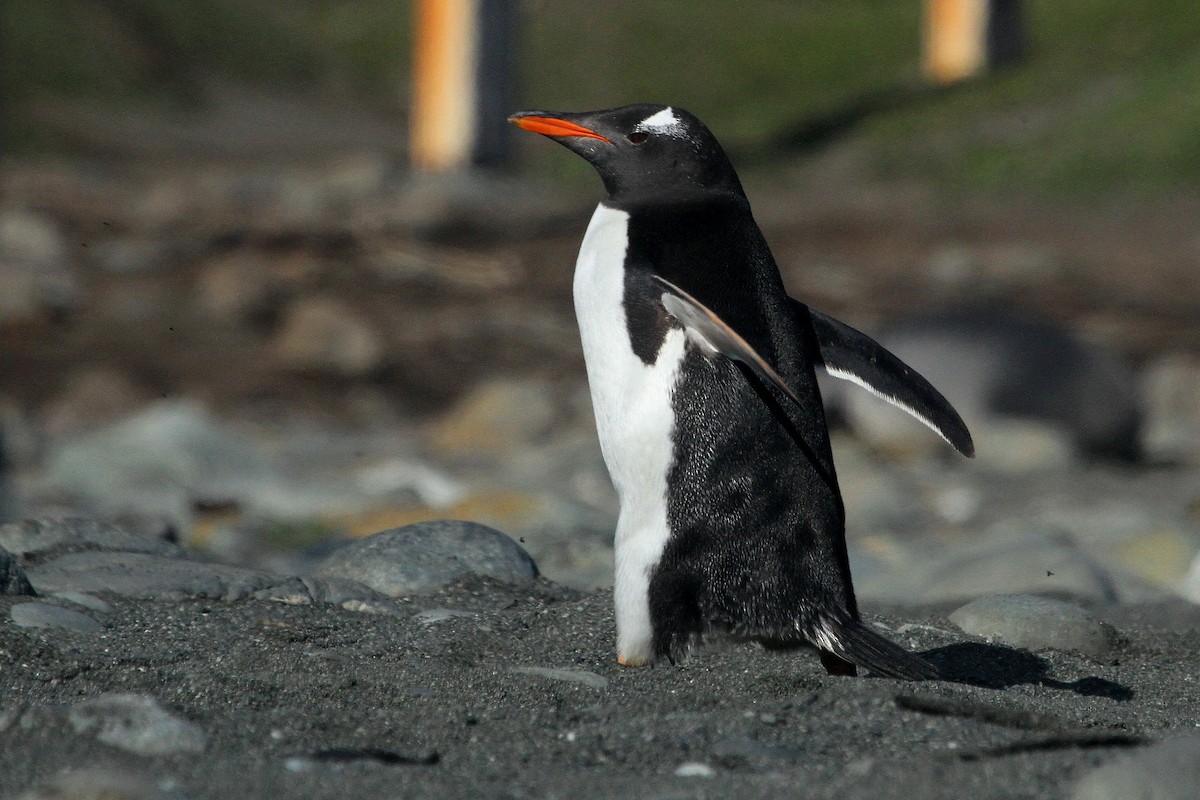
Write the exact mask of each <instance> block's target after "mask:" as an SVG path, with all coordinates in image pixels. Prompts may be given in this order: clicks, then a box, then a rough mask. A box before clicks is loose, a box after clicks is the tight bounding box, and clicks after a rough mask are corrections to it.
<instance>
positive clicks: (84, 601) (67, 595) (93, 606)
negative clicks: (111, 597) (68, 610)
mask: <svg viewBox="0 0 1200 800" xmlns="http://www.w3.org/2000/svg"><path fill="white" fill-rule="evenodd" d="M54 598H55V599H56V600H64V601H66V602H68V603H74V604H75V605H77V606H83V607H84V608H86V609H89V610H91V611H96V612H98V613H100V614H107V613H109V612H110V611H112V606H111V605H109V604H108V603H106V602H104V601H103V600H101V599H100V598H99V597H96V596H95V595H90V594H85V593H84V592H55V593H54Z"/></svg>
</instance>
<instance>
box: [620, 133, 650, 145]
mask: <svg viewBox="0 0 1200 800" xmlns="http://www.w3.org/2000/svg"><path fill="white" fill-rule="evenodd" d="M625 138H626V139H628V140H629V143H630V144H641V143H642V142H644V141H646V140H647V139H649V138H650V134H648V133H646V132H645V131H634V132H633V133H631V134H629V135H628V136H626V137H625Z"/></svg>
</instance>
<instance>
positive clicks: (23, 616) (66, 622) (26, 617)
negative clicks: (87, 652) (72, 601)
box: [9, 603, 104, 633]
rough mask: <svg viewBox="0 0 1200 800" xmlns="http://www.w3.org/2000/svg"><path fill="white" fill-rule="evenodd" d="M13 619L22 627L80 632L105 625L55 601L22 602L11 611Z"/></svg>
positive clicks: (95, 629) (86, 631)
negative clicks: (56, 603) (58, 604)
mask: <svg viewBox="0 0 1200 800" xmlns="http://www.w3.org/2000/svg"><path fill="white" fill-rule="evenodd" d="M9 614H10V615H11V616H12V621H13V622H14V623H16V624H17V625H18V626H20V627H22V628H67V629H68V630H74V631H79V632H80V633H95V632H96V631H99V630H103V629H104V626H103V625H102V624H100V623H99V622H97V621H96V620H95V619H93V618H92V617H89V616H88V615H87V614H83V613H81V612H79V611H72V610H71V609H69V608H63V607H62V606H56V605H54V604H53V603H20V604H19V605H15V606H13V607H12V609H11V610H10V611H9Z"/></svg>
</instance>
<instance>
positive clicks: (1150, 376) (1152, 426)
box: [1142, 353, 1200, 464]
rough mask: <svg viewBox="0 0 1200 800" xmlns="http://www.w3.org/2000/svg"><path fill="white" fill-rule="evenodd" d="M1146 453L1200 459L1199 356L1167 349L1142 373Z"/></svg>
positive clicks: (1163, 457) (1174, 458) (1156, 456)
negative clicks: (1170, 351)
mask: <svg viewBox="0 0 1200 800" xmlns="http://www.w3.org/2000/svg"><path fill="white" fill-rule="evenodd" d="M1142 394H1143V396H1144V397H1145V399H1146V433H1145V436H1144V442H1145V447H1146V451H1147V456H1148V457H1150V458H1151V459H1155V460H1171V461H1186V462H1188V463H1191V464H1197V463H1200V358H1197V357H1196V356H1195V355H1192V354H1190V353H1169V354H1167V355H1165V356H1162V357H1160V358H1158V359H1156V360H1154V361H1153V362H1151V363H1150V364H1149V366H1147V367H1146V369H1145V371H1144V372H1143V374H1142Z"/></svg>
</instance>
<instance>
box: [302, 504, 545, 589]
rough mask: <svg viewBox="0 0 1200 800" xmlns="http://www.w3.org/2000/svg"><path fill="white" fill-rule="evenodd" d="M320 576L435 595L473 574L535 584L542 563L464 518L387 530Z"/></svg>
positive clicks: (336, 559) (341, 555) (330, 560)
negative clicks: (533, 582) (538, 565)
mask: <svg viewBox="0 0 1200 800" xmlns="http://www.w3.org/2000/svg"><path fill="white" fill-rule="evenodd" d="M314 574H316V575H317V576H319V577H325V578H349V579H351V580H356V581H359V582H361V583H365V584H366V585H367V586H370V587H371V588H372V589H375V590H376V591H378V592H380V593H382V594H385V595H388V596H389V597H400V596H402V595H407V594H420V593H422V592H431V591H434V590H436V589H438V588H439V587H441V586H444V585H446V584H447V583H449V582H451V581H453V580H454V579H456V578H458V577H460V576H462V575H467V574H478V575H488V576H491V577H493V578H499V579H500V580H504V581H510V582H514V583H519V582H524V581H531V580H533V579H534V578H536V577H537V575H538V569H537V565H536V564H534V561H533V559H532V558H531V557H530V556H529V554H528V553H526V552H525V550H524V549H523V548H522V547H521V546H520V545H519V544H517V543H516V542H515V541H513V540H512V539H511V538H509V537H508V536H506V535H505V534H503V533H501V532H500V531H497V530H495V529H494V528H489V527H488V526H486V525H480V524H479V523H477V522H462V521H459V520H435V521H432V522H418V523H416V524H415V525H407V526H405V527H403V528H393V529H392V530H387V531H381V532H380V533H376V534H372V535H371V536H368V537H366V538H365V539H360V540H358V541H355V542H351V543H350V544H347V545H345V546H344V547H341V548H339V549H338V550H335V551H334V552H333V553H331V554H330V555H329V556H328V557H326V559H325V560H324V561H323V562H321V563H320V564H319V565H318V566H317V567H316V569H315V570H314Z"/></svg>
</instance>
